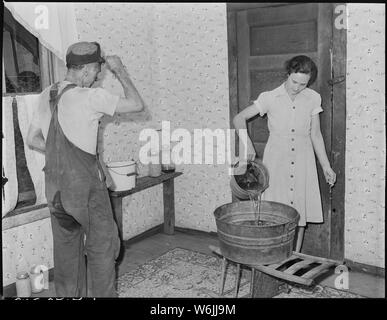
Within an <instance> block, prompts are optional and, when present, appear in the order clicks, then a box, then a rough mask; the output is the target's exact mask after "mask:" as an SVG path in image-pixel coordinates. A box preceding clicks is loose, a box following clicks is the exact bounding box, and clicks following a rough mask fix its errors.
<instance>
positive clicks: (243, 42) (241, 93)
mask: <svg viewBox="0 0 387 320" xmlns="http://www.w3.org/2000/svg"><path fill="white" fill-rule="evenodd" d="M246 17H247V12H246V11H242V12H238V13H237V40H238V112H240V111H242V110H243V109H244V108H246V107H247V106H249V104H250V103H249V102H250V101H249V97H250V81H249V70H248V66H249V64H248V62H249V52H250V49H249V26H248V24H247V18H246Z"/></svg>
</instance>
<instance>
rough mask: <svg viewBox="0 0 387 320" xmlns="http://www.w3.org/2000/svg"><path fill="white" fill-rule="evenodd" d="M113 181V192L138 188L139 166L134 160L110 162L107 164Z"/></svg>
mask: <svg viewBox="0 0 387 320" xmlns="http://www.w3.org/2000/svg"><path fill="white" fill-rule="evenodd" d="M106 167H107V168H108V170H109V173H110V176H111V178H112V180H113V186H111V187H110V189H111V190H113V191H124V190H130V189H133V188H134V187H135V186H136V175H137V170H136V169H137V166H136V162H135V161H133V160H128V161H118V162H110V163H107V164H106Z"/></svg>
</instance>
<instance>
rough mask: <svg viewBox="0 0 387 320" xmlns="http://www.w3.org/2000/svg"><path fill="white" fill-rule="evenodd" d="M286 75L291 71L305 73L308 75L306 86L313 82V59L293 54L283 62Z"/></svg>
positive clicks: (314, 70) (315, 74) (315, 72)
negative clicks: (293, 55)
mask: <svg viewBox="0 0 387 320" xmlns="http://www.w3.org/2000/svg"><path fill="white" fill-rule="evenodd" d="M285 68H286V72H287V73H288V75H290V74H292V73H305V74H309V75H310V79H309V82H308V85H307V86H308V87H309V86H310V85H312V84H313V82H315V80H316V78H317V66H316V64H315V63H314V62H313V60H312V59H311V58H309V57H307V56H295V57H293V58H291V59H290V60H288V61H286V63H285Z"/></svg>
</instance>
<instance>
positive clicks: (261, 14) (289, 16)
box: [247, 3, 318, 26]
mask: <svg viewBox="0 0 387 320" xmlns="http://www.w3.org/2000/svg"><path fill="white" fill-rule="evenodd" d="M317 13H318V8H317V6H316V4H315V3H305V4H290V5H284V6H280V7H267V8H260V9H252V10H249V11H248V15H247V23H248V24H249V25H250V26H264V25H269V26H270V25H281V24H286V23H294V22H295V21H297V22H302V21H310V20H313V19H316V18H317Z"/></svg>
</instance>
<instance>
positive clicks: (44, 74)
mask: <svg viewBox="0 0 387 320" xmlns="http://www.w3.org/2000/svg"><path fill="white" fill-rule="evenodd" d="M11 15H12V14H11ZM12 18H13V19H14V20H15V21H16V22H17V20H16V19H15V18H14V17H13V16H12ZM27 32H28V30H27ZM35 38H36V37H35ZM37 40H38V54H39V57H38V59H39V69H40V90H39V91H31V92H6V81H5V68H4V56H2V79H3V80H2V96H3V97H13V98H16V97H17V96H23V95H32V94H40V93H41V92H42V91H43V90H44V89H45V88H47V87H48V86H49V85H51V84H53V83H54V81H55V77H56V72H55V67H54V59H57V58H56V56H55V55H54V54H53V53H52V52H51V51H50V50H48V49H47V48H45V47H44V46H43V45H42V44H41V43H40V41H39V38H37ZM58 74H59V72H58ZM34 197H35V191H25V192H21V193H20V192H18V200H17V204H19V203H20V202H22V201H28V200H32V199H33V198H34ZM44 207H47V204H33V205H26V206H23V207H20V208H16V209H13V210H11V211H9V212H8V213H7V214H6V215H5V216H4V217H3V219H5V218H8V217H12V216H16V215H19V214H22V213H26V212H30V211H34V210H38V209H41V208H44Z"/></svg>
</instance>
